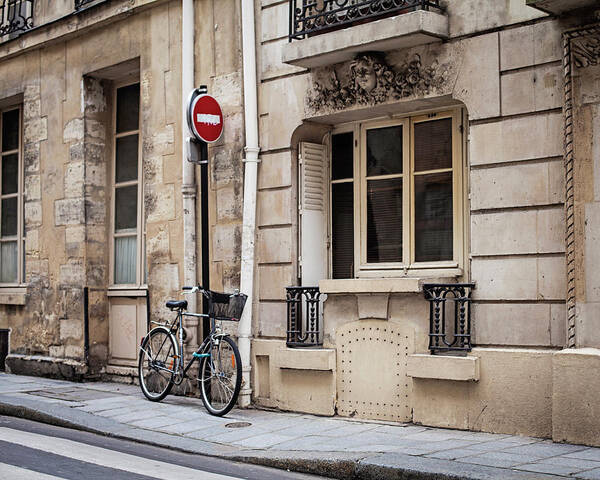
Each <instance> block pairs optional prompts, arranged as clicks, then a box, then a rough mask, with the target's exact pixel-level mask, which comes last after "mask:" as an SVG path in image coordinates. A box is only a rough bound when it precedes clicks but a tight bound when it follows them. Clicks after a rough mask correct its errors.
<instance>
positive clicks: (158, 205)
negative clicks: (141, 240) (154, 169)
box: [144, 185, 175, 223]
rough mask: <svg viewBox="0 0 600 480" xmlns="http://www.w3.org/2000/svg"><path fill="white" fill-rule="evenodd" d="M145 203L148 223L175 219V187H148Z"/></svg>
mask: <svg viewBox="0 0 600 480" xmlns="http://www.w3.org/2000/svg"><path fill="white" fill-rule="evenodd" d="M144 203H145V208H146V215H147V217H146V218H147V221H148V223H152V222H161V221H167V220H172V219H173V218H175V186H174V185H160V186H153V185H148V188H147V189H146V192H145V197H144Z"/></svg>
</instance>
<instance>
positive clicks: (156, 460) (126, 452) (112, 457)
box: [0, 416, 322, 480]
mask: <svg viewBox="0 0 600 480" xmlns="http://www.w3.org/2000/svg"><path fill="white" fill-rule="evenodd" d="M83 478H85V479H86V480H106V479H110V480H125V479H127V480H155V479H164V480H172V479H176V480H228V479H252V480H271V479H272V480H275V479H289V480H292V479H293V480H316V479H318V478H322V477H316V476H312V475H301V474H297V473H289V472H285V471H281V470H275V469H270V468H266V467H259V466H254V465H247V464H239V463H234V462H230V461H226V460H220V459H215V458H210V457H204V456H201V455H190V454H185V453H180V452H174V451H172V450H168V449H165V448H158V447H151V446H146V445H141V444H138V443H134V442H128V441H124V440H118V439H114V438H107V437H102V436H99V435H94V434H91V433H86V432H80V431H77V430H69V429H65V428H60V427H54V426H50V425H45V424H41V423H35V422H31V421H29V420H22V419H17V418H12V417H2V416H0V479H6V480H33V479H35V480H80V479H83Z"/></svg>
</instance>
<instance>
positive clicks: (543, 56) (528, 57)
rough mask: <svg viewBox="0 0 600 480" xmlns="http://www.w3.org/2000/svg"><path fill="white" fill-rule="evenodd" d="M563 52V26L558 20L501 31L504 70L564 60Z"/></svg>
mask: <svg viewBox="0 0 600 480" xmlns="http://www.w3.org/2000/svg"><path fill="white" fill-rule="evenodd" d="M525 8H527V7H525ZM528 10H531V9H528ZM562 54H563V47H562V36H561V26H560V25H559V22H558V21H556V20H554V21H550V22H543V23H537V24H534V25H527V26H524V27H519V28H511V29H507V30H503V31H501V32H500V66H501V68H502V70H510V69H516V68H522V67H528V66H530V65H539V64H541V63H549V62H554V61H558V60H562Z"/></svg>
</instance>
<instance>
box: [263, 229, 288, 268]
mask: <svg viewBox="0 0 600 480" xmlns="http://www.w3.org/2000/svg"><path fill="white" fill-rule="evenodd" d="M256 249H257V261H258V263H291V262H292V229H291V228H289V227H283V228H263V229H261V230H259V232H258V240H257V244H256Z"/></svg>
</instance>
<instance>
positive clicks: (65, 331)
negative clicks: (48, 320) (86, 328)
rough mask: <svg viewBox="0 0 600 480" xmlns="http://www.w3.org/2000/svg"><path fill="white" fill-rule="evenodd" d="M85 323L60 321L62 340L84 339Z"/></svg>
mask: <svg viewBox="0 0 600 480" xmlns="http://www.w3.org/2000/svg"><path fill="white" fill-rule="evenodd" d="M82 323H83V321H82V320H80V319H64V320H61V321H60V339H61V340H67V339H70V338H73V339H75V340H79V339H81V338H82V337H83V325H82Z"/></svg>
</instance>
